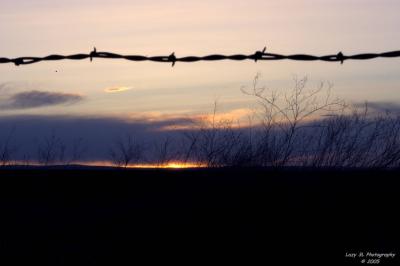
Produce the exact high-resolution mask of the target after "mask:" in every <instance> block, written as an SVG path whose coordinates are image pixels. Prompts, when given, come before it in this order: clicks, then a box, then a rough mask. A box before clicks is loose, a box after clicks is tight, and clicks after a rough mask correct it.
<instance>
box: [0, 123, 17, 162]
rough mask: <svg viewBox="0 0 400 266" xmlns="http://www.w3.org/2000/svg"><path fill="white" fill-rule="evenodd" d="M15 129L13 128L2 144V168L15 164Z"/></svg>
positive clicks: (0, 147) (0, 155) (0, 156)
mask: <svg viewBox="0 0 400 266" xmlns="http://www.w3.org/2000/svg"><path fill="white" fill-rule="evenodd" d="M14 131H15V128H12V129H11V130H10V132H9V134H8V135H7V137H6V138H5V140H4V141H2V142H0V166H8V165H11V164H12V163H13V155H14V154H15V153H16V151H17V148H16V146H15V145H13V134H14Z"/></svg>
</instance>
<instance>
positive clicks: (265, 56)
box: [0, 47, 400, 66]
mask: <svg viewBox="0 0 400 266" xmlns="http://www.w3.org/2000/svg"><path fill="white" fill-rule="evenodd" d="M266 49H267V48H266V47H264V48H263V50H260V51H256V52H255V53H254V54H250V55H244V54H234V55H221V54H211V55H206V56H185V57H176V56H175V52H173V53H171V54H170V55H168V56H143V55H121V54H116V53H109V52H97V49H96V48H94V49H93V51H91V52H90V53H89V54H73V55H58V54H52V55H48V56H44V57H32V56H25V57H17V58H6V57H0V64H6V63H14V64H15V65H16V66H19V65H28V64H33V63H38V62H41V61H56V60H66V59H69V60H83V59H87V58H89V59H90V61H93V59H94V58H110V59H125V60H129V61H153V62H164V63H171V64H172V66H174V65H175V63H176V62H187V63H189V62H197V61H219V60H236V61H243V60H254V61H255V62H257V61H259V60H283V59H289V60H297V61H317V60H319V61H326V62H340V63H341V64H343V62H344V61H345V60H368V59H374V58H378V57H383V58H392V57H400V51H392V52H384V53H364V54H355V55H344V54H343V53H342V52H339V53H338V54H333V55H324V56H315V55H307V54H293V55H281V54H274V53H267V52H266Z"/></svg>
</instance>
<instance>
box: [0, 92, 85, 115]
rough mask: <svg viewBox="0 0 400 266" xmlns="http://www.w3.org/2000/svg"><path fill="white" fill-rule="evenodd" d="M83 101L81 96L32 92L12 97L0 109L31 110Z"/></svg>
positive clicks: (20, 93) (0, 105)
mask: <svg viewBox="0 0 400 266" xmlns="http://www.w3.org/2000/svg"><path fill="white" fill-rule="evenodd" d="M81 100H83V96H81V95H79V94H72V93H62V92H48V91H38V90H32V91H24V92H19V93H16V94H13V95H11V96H10V97H9V98H7V99H5V100H4V102H3V103H1V104H0V109H3V110H4V109H6V110H16V109H29V108H38V107H44V106H53V105H60V104H73V103H76V102H79V101H81Z"/></svg>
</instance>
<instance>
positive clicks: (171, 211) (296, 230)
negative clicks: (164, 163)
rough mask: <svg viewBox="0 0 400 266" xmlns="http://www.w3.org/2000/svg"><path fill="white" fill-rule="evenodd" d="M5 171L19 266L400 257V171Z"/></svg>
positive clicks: (4, 254) (5, 226) (10, 236)
mask: <svg viewBox="0 0 400 266" xmlns="http://www.w3.org/2000/svg"><path fill="white" fill-rule="evenodd" d="M0 176H1V178H0V216H1V230H0V237H1V239H0V240H1V242H0V243H1V247H0V248H1V250H0V252H1V261H4V260H6V259H8V260H11V261H12V262H14V263H15V264H20V263H22V261H24V262H25V263H24V264H21V265H31V264H32V265H33V264H37V263H39V264H38V265H96V264H108V265H136V264H138V265H142V264H143V262H141V261H142V260H143V259H145V261H146V262H147V263H149V264H150V263H151V262H154V261H157V263H156V264H154V265H175V264H177V263H178V262H180V263H184V264H185V265H192V264H194V263H199V262H201V263H202V264H203V265H211V264H212V265H214V264H216V265H219V264H221V265H227V264H231V263H232V262H236V263H238V262H239V265H269V264H272V265H276V264H274V263H271V262H272V261H280V262H282V263H284V262H292V264H289V265H296V264H301V265H307V264H309V263H311V262H319V263H322V264H320V265H326V264H328V263H336V265H341V264H344V263H353V264H354V265H361V264H360V261H359V260H358V259H350V258H345V255H346V253H352V252H356V253H359V252H364V253H366V252H376V253H389V252H394V253H396V256H397V257H395V259H392V260H390V259H381V263H380V264H379V265H389V261H391V262H392V263H394V262H395V261H396V260H397V262H398V256H400V254H399V253H398V251H399V247H400V234H399V225H400V218H399V216H398V214H399V202H400V201H399V197H400V194H399V188H400V186H399V185H400V180H399V178H400V175H399V171H372V170H335V171H328V170H319V171H315V170H314V171H312V170H307V169H286V170H280V171H273V170H268V169H192V170H191V169H185V170H184V169H181V170H172V169H152V170H146V169H140V170H112V169H104V168H98V169H97V168H86V169H80V170H79V169H70V170H60V169H58V170H57V169H41V168H38V169H30V170H21V169H20V170H15V169H14V170H2V171H0ZM26 262H29V264H26ZM293 262H295V263H293ZM385 263H386V264H385ZM0 264H1V265H10V264H8V263H7V264H6V263H2V262H0ZM145 264H146V263H145Z"/></svg>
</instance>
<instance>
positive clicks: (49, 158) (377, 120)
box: [0, 74, 400, 168]
mask: <svg viewBox="0 0 400 266" xmlns="http://www.w3.org/2000/svg"><path fill="white" fill-rule="evenodd" d="M259 83H260V75H259V74H258V75H256V76H255V78H254V80H253V84H252V87H251V88H242V92H243V93H244V94H245V95H247V96H250V97H253V98H254V99H256V100H257V102H258V106H259V109H258V112H256V113H255V116H256V117H257V118H258V119H257V121H259V124H256V125H253V126H252V125H249V126H246V127H242V126H240V125H239V123H237V122H235V121H234V120H233V119H227V118H223V119H218V116H217V111H218V108H217V107H218V105H217V102H214V106H213V107H214V108H213V112H212V114H211V115H209V116H207V117H204V118H203V119H198V120H194V121H193V126H192V128H191V129H186V130H183V131H180V132H182V134H181V135H179V134H178V135H177V134H176V133H177V132H174V134H170V135H168V136H167V137H164V138H159V139H156V140H154V141H153V142H152V145H153V146H151V147H150V148H151V149H148V148H149V147H147V146H146V145H145V144H144V143H143V142H142V141H140V140H138V139H137V138H135V137H134V135H132V134H127V135H125V136H124V137H122V138H119V139H117V140H116V141H115V142H114V143H113V144H112V146H111V148H110V149H109V152H108V155H109V159H110V161H111V162H112V163H113V164H114V165H115V166H118V167H124V168H126V167H128V166H129V165H134V164H138V163H140V162H147V163H149V164H156V165H166V164H168V163H170V162H172V161H180V162H184V163H187V162H190V164H193V163H198V164H199V165H205V166H207V167H273V168H280V167H288V166H302V167H311V168H340V167H346V168H352V167H356V168H371V167H373V168H395V167H399V166H400V116H398V115H396V114H393V113H390V112H378V111H377V110H376V109H373V110H370V109H369V106H368V104H367V103H366V104H365V105H364V107H354V106H351V105H347V104H346V103H345V102H344V101H343V100H341V99H338V98H334V97H332V95H331V93H330V91H331V88H332V84H330V83H320V84H319V85H318V86H317V87H316V88H312V89H309V88H307V86H306V85H307V78H306V77H305V78H302V79H298V78H296V77H295V78H294V86H293V88H291V89H290V90H285V91H284V90H282V91H277V90H270V89H268V88H266V87H265V86H260V85H259ZM13 133H14V130H12V131H10V134H9V135H8V136H7V137H6V138H4V140H3V141H2V142H0V166H9V165H12V164H17V163H18V164H20V165H21V163H22V164H26V165H28V164H30V163H31V162H35V161H37V162H38V163H39V164H41V165H45V166H46V165H52V164H65V165H68V164H71V163H80V162H81V159H82V156H83V154H84V152H85V151H86V150H87V146H86V145H85V142H84V140H83V139H75V140H74V141H73V142H72V144H70V145H66V144H65V143H64V142H63V141H62V140H61V139H60V138H59V137H57V136H56V135H55V134H54V132H53V134H52V135H50V136H48V137H43V138H42V140H41V142H40V143H39V144H38V148H37V158H36V160H35V158H30V157H29V155H28V154H26V153H25V154H24V157H23V159H22V160H21V159H19V160H17V159H16V158H17V157H16V153H17V152H16V151H17V149H16V148H15V147H14V146H15V145H13V143H14V141H15V140H14V135H13ZM166 133H167V134H169V133H168V132H166ZM146 151H148V155H149V157H148V160H146V159H145V157H147V154H146V156H145V152H146Z"/></svg>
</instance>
